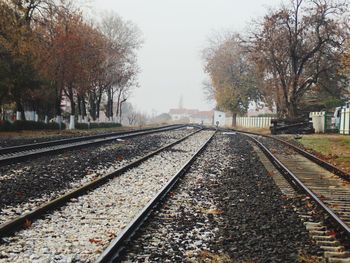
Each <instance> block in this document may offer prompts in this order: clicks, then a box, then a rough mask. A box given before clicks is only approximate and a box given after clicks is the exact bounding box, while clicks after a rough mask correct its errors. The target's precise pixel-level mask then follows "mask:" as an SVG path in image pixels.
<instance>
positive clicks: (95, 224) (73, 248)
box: [0, 131, 213, 262]
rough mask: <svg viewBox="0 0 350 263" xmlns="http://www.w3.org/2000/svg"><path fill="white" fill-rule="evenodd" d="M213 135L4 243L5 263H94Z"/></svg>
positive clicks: (150, 162) (143, 167) (177, 149)
mask: <svg viewBox="0 0 350 263" xmlns="http://www.w3.org/2000/svg"><path fill="white" fill-rule="evenodd" d="M212 133H213V132H212V131H203V132H200V133H197V134H195V135H193V136H191V137H190V138H188V139H186V140H185V141H184V142H182V143H180V144H178V145H176V146H174V147H172V148H170V149H169V150H167V151H164V152H161V153H160V154H158V155H156V156H154V157H152V158H150V159H149V160H148V161H146V162H144V163H143V164H141V165H140V166H138V167H136V168H134V169H131V170H130V171H128V172H126V173H125V174H124V175H122V176H119V177H116V178H114V179H112V180H111V181H110V182H108V183H107V184H105V185H103V186H101V187H99V188H97V189H95V190H94V191H91V192H89V193H88V194H86V195H84V196H81V197H79V198H77V199H74V200H72V201H71V202H69V203H68V204H67V205H66V206H64V207H62V208H61V209H60V210H57V211H55V212H53V213H52V214H50V215H47V216H46V217H45V218H44V219H39V220H37V221H35V222H34V223H33V224H32V225H31V226H30V228H29V229H25V230H21V231H19V232H18V233H16V234H15V235H14V236H11V237H7V238H3V239H2V241H1V245H0V251H1V252H0V262H93V261H94V260H95V259H96V258H97V257H98V256H99V254H100V253H101V252H102V251H103V249H104V248H105V247H106V246H107V245H108V243H109V242H110V241H111V240H112V239H113V238H114V237H115V236H117V235H118V233H120V231H121V230H122V229H123V228H124V227H125V226H126V224H127V223H128V222H129V221H131V219H132V218H133V217H134V216H135V215H136V214H137V213H138V211H139V210H140V209H142V208H143V207H144V206H145V205H146V203H147V202H148V201H149V200H150V199H151V198H152V197H153V196H154V195H155V194H156V193H157V191H158V190H159V189H160V188H161V187H162V186H163V185H164V184H165V183H166V182H167V181H168V180H169V179H170V178H171V177H172V176H173V175H174V174H175V173H176V172H177V170H178V169H180V168H181V166H182V165H183V164H184V163H185V162H186V160H188V159H189V158H190V157H191V156H192V154H194V153H195V151H196V150H197V149H198V148H199V147H200V145H201V144H202V143H204V142H205V141H206V140H207V139H208V138H209V137H210V136H211V134H212Z"/></svg>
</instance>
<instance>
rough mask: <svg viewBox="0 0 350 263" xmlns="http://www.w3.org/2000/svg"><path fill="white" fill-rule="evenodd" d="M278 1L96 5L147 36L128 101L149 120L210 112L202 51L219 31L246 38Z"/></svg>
mask: <svg viewBox="0 0 350 263" xmlns="http://www.w3.org/2000/svg"><path fill="white" fill-rule="evenodd" d="M278 3H280V1H279V0H243V1H240V0H215V1H213V0H95V1H94V2H93V4H92V6H93V8H94V9H95V10H97V11H94V13H95V14H97V13H98V14H99V15H102V14H103V11H106V10H113V11H115V12H116V13H118V14H119V15H120V16H121V17H123V18H124V19H127V20H131V21H133V22H134V23H136V24H137V25H138V27H139V28H140V29H141V31H142V32H143V38H144V41H145V43H144V45H143V47H142V48H141V50H140V51H139V57H138V60H139V65H140V68H141V71H142V72H141V74H140V75H139V77H138V79H139V84H140V87H139V88H137V89H135V90H134V91H133V94H132V97H131V98H130V99H129V102H131V103H132V104H133V105H134V106H135V107H136V108H137V109H138V110H140V111H143V112H147V113H148V114H152V112H153V114H160V113H162V112H168V110H169V109H170V108H176V107H178V105H179V100H180V97H181V95H182V96H183V105H184V107H185V108H198V109H201V110H210V109H212V108H213V106H214V103H208V102H207V101H206V99H205V96H204V93H203V90H202V81H203V80H204V79H206V78H207V77H206V75H205V74H204V72H203V63H202V60H201V50H202V49H203V48H204V47H205V46H206V43H207V39H208V37H209V36H210V35H212V34H213V32H215V31H220V30H221V31H225V30H231V31H237V32H244V30H246V27H247V26H248V24H249V23H250V22H251V20H252V19H255V18H259V17H262V16H263V15H264V14H265V12H266V10H267V8H268V7H271V6H273V5H276V4H278Z"/></svg>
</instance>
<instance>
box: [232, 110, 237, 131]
mask: <svg viewBox="0 0 350 263" xmlns="http://www.w3.org/2000/svg"><path fill="white" fill-rule="evenodd" d="M236 119H237V113H236V112H233V113H232V127H236V124H237V122H236Z"/></svg>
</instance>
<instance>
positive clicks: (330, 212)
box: [245, 135, 350, 237]
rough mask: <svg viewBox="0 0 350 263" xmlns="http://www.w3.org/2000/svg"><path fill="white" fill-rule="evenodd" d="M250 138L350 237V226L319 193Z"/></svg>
mask: <svg viewBox="0 0 350 263" xmlns="http://www.w3.org/2000/svg"><path fill="white" fill-rule="evenodd" d="M245 136H247V137H248V138H250V139H251V140H252V141H253V142H255V143H256V144H257V145H258V146H259V148H260V149H261V150H262V151H263V152H264V153H265V155H266V156H267V158H268V159H269V160H270V161H271V162H272V163H273V165H274V166H275V167H276V168H277V169H278V170H279V171H280V172H281V173H282V174H283V175H284V176H285V178H286V179H287V180H288V181H289V182H290V183H291V184H292V186H293V187H294V189H296V190H297V191H298V192H303V193H305V194H307V195H308V196H310V197H311V198H312V199H313V200H314V201H315V202H316V204H317V205H318V206H319V207H320V208H321V209H323V210H324V211H325V212H326V213H327V214H328V215H329V216H330V218H331V219H332V221H333V222H334V223H336V224H337V225H338V226H339V227H340V228H341V229H342V230H343V231H344V233H345V235H346V236H347V237H350V227H349V226H348V225H347V224H346V223H345V222H343V220H341V219H340V218H339V217H338V216H337V215H336V213H335V212H334V211H333V210H332V209H331V208H329V207H328V206H327V205H326V204H325V203H324V202H323V201H322V200H321V199H320V198H318V197H317V195H316V194H315V193H314V192H312V191H311V190H310V189H309V188H308V187H307V186H306V185H305V184H304V183H303V182H302V181H300V180H299V178H298V177H297V176H296V175H295V174H293V172H291V171H290V170H289V169H288V168H287V167H286V166H285V165H284V164H283V163H282V162H281V161H280V160H278V158H277V157H276V156H274V155H273V154H272V153H271V151H270V150H269V149H268V148H267V147H266V146H265V145H264V144H262V143H261V142H259V141H258V140H257V139H256V138H254V137H252V136H250V135H245Z"/></svg>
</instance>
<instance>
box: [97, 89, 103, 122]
mask: <svg viewBox="0 0 350 263" xmlns="http://www.w3.org/2000/svg"><path fill="white" fill-rule="evenodd" d="M101 100H102V88H99V94H98V97H97V101H96V104H97V105H96V117H97V119H99V118H100V106H101Z"/></svg>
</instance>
